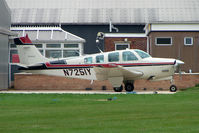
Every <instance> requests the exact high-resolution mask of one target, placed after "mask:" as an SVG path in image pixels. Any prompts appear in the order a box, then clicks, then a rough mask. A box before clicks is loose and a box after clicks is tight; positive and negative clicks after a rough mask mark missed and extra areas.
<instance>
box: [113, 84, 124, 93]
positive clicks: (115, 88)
mask: <svg viewBox="0 0 199 133" xmlns="http://www.w3.org/2000/svg"><path fill="white" fill-rule="evenodd" d="M113 89H114V91H115V92H121V91H122V90H123V86H122V85H121V86H120V87H114V88H113Z"/></svg>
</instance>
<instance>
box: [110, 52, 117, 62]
mask: <svg viewBox="0 0 199 133" xmlns="http://www.w3.org/2000/svg"><path fill="white" fill-rule="evenodd" d="M108 61H109V62H118V61H119V52H114V53H109V54H108Z"/></svg>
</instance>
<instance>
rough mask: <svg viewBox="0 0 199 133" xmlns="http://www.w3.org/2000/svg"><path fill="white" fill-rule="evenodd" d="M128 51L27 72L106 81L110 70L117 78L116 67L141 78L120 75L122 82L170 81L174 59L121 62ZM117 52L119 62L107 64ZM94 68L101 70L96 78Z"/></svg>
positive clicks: (68, 61) (50, 63)
mask: <svg viewBox="0 0 199 133" xmlns="http://www.w3.org/2000/svg"><path fill="white" fill-rule="evenodd" d="M124 51H130V52H134V50H132V49H131V50H130V49H129V50H120V51H113V52H106V53H99V54H93V55H86V56H81V57H74V58H71V59H62V60H64V61H65V62H66V63H67V64H52V63H53V62H54V61H49V62H45V66H46V69H43V70H41V69H40V70H29V71H27V72H31V73H38V74H45V75H53V76H62V77H67V78H81V79H88V80H108V77H109V76H108V72H110V71H109V70H110V68H111V76H112V77H114V73H116V75H115V76H116V77H118V74H117V73H118V72H117V71H118V69H117V68H118V66H119V67H123V68H124V69H126V70H127V71H137V72H141V73H142V76H134V75H131V74H121V76H123V77H124V80H137V79H149V78H150V77H151V79H150V80H159V79H160V80H161V79H163V80H165V79H168V80H169V79H171V78H172V76H173V74H174V72H175V61H176V60H175V59H166V58H152V57H148V58H144V59H142V58H141V57H140V56H139V55H136V53H134V54H135V55H136V57H137V58H138V60H135V61H123V60H122V52H124ZM115 52H119V61H117V62H109V61H108V54H109V53H115ZM98 55H104V62H103V63H96V60H95V58H96V56H98ZM89 57H91V58H92V59H93V60H92V63H90V64H87V63H85V62H84V59H85V58H89ZM95 67H99V69H100V67H101V68H102V69H104V70H103V72H102V73H98V74H97V75H99V76H96V71H95V70H94V69H95Z"/></svg>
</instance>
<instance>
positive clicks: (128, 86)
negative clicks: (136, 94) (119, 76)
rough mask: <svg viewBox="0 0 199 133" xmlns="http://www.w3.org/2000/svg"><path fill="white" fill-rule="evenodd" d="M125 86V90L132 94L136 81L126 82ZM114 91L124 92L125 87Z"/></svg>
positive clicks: (116, 88)
mask: <svg viewBox="0 0 199 133" xmlns="http://www.w3.org/2000/svg"><path fill="white" fill-rule="evenodd" d="M124 85H125V87H124V88H125V90H126V91H127V92H131V91H133V90H134V81H131V82H130V81H128V82H124ZM113 89H114V91H115V92H122V90H123V86H122V85H121V86H120V87H114V88H113Z"/></svg>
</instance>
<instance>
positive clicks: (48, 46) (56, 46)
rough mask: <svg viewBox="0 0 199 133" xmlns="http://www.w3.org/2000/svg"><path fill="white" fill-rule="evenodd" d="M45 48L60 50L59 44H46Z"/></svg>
mask: <svg viewBox="0 0 199 133" xmlns="http://www.w3.org/2000/svg"><path fill="white" fill-rule="evenodd" d="M46 48H61V44H46Z"/></svg>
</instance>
